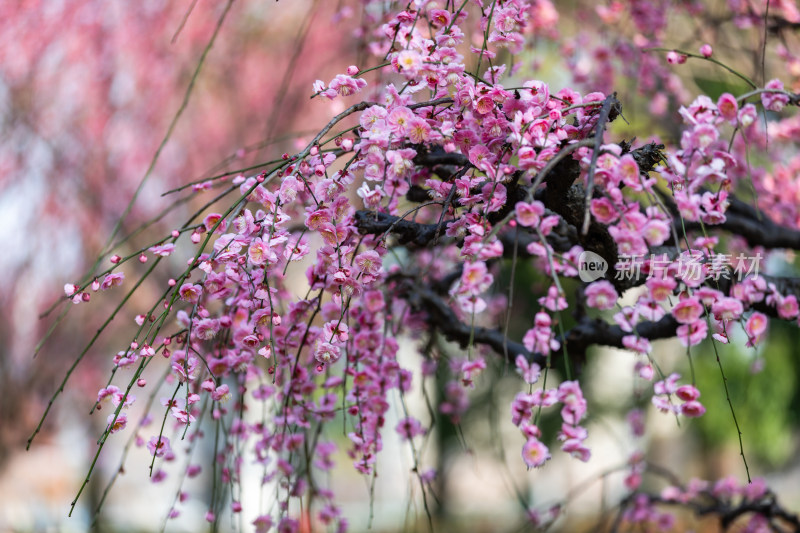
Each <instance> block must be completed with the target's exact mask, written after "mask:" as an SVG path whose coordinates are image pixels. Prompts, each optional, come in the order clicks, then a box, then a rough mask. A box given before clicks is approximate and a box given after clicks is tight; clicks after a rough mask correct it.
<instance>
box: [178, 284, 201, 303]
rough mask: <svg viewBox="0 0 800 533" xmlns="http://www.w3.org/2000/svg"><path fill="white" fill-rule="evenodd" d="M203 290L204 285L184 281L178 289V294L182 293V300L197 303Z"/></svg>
mask: <svg viewBox="0 0 800 533" xmlns="http://www.w3.org/2000/svg"><path fill="white" fill-rule="evenodd" d="M202 292H203V287H202V286H200V285H196V284H192V283H184V284H183V285H181V288H180V289H178V295H180V298H181V300H183V301H185V302H192V303H197V301H198V300H199V299H200V294H202Z"/></svg>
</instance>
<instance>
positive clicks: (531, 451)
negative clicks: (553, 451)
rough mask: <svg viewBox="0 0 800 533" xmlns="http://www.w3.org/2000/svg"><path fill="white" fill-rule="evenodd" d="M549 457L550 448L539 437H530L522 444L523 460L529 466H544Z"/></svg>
mask: <svg viewBox="0 0 800 533" xmlns="http://www.w3.org/2000/svg"><path fill="white" fill-rule="evenodd" d="M548 459H550V450H548V449H547V446H545V445H544V444H543V443H542V441H540V440H539V439H535V438H530V439H528V440H527V441H526V442H525V444H524V445H523V446H522V460H523V461H525V464H526V465H527V466H528V468H536V467H539V466H542V465H543V464H544V463H545V462H547V460H548Z"/></svg>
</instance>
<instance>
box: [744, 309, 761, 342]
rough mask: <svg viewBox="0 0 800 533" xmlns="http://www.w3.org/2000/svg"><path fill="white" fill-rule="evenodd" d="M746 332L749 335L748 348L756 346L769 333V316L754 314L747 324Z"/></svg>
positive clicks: (745, 326)
mask: <svg viewBox="0 0 800 533" xmlns="http://www.w3.org/2000/svg"><path fill="white" fill-rule="evenodd" d="M744 331H745V333H747V338H748V340H747V346H748V347H750V346H755V345H756V344H758V343H759V342H761V340H762V339H763V338H764V335H765V334H766V332H767V316H766V315H765V314H764V313H760V312H758V311H756V312H754V313H753V314H752V315H750V318H748V319H747V322H745V325H744Z"/></svg>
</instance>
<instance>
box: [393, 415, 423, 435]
mask: <svg viewBox="0 0 800 533" xmlns="http://www.w3.org/2000/svg"><path fill="white" fill-rule="evenodd" d="M395 431H397V433H399V434H400V437H402V439H403V440H411V439H413V438H414V437H416V436H417V435H424V434H425V428H423V427H422V424H420V422H419V420H417V419H416V418H414V417H413V416H408V417H406V418H404V419H402V420H400V422H398V423H397V426H396V427H395Z"/></svg>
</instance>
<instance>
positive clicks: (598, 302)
mask: <svg viewBox="0 0 800 533" xmlns="http://www.w3.org/2000/svg"><path fill="white" fill-rule="evenodd" d="M617 298H619V295H618V294H617V291H616V290H615V289H614V286H613V285H612V284H611V283H610V282H609V281H606V280H600V281H595V282H594V283H591V284H589V286H588V287H586V305H588V306H589V307H594V308H595V309H600V310H601V311H602V310H607V309H613V308H614V305H616V303H617Z"/></svg>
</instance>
